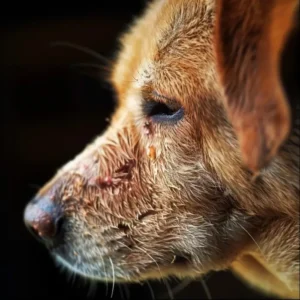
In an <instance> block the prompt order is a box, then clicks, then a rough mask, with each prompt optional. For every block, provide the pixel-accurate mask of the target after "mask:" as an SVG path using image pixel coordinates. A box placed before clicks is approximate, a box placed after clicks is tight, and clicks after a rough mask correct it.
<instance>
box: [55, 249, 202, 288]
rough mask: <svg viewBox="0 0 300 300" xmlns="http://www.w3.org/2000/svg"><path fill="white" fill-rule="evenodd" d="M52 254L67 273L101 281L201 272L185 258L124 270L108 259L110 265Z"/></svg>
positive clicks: (134, 279) (195, 274)
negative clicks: (161, 264)
mask: <svg viewBox="0 0 300 300" xmlns="http://www.w3.org/2000/svg"><path fill="white" fill-rule="evenodd" d="M52 256H53V258H54V260H55V262H56V263H57V265H58V267H59V268H62V269H63V271H66V272H67V273H71V274H76V275H78V276H79V277H81V278H85V279H89V280H93V281H103V282H120V283H122V282H124V283H125V282H131V283H134V282H141V281H146V280H151V279H161V278H165V277H169V276H173V277H178V278H185V277H198V276H200V275H202V274H203V273H202V272H201V271H199V270H197V269H196V268H194V267H193V266H192V265H191V264H190V263H188V262H187V261H185V260H178V261H175V262H173V263H172V264H169V265H164V266H159V265H155V266H153V265H152V264H151V265H149V266H148V267H147V266H143V270H135V271H132V270H131V271H130V272H126V271H125V270H122V269H120V267H118V266H117V265H115V264H114V263H113V261H112V260H110V262H109V263H110V267H109V268H108V266H107V265H104V263H103V262H102V264H93V265H91V264H86V263H80V262H78V261H75V260H71V259H66V258H65V257H63V256H62V255H60V254H53V253H52Z"/></svg>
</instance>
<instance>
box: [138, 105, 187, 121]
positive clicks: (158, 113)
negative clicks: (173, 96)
mask: <svg viewBox="0 0 300 300" xmlns="http://www.w3.org/2000/svg"><path fill="white" fill-rule="evenodd" d="M143 112H144V114H145V115H146V116H147V117H150V118H151V120H152V121H153V122H156V123H176V122H178V121H179V120H181V119H182V118H183V115H184V110H183V107H182V106H180V105H178V103H176V102H171V103H164V102H161V101H155V100H147V101H145V102H144V103H143Z"/></svg>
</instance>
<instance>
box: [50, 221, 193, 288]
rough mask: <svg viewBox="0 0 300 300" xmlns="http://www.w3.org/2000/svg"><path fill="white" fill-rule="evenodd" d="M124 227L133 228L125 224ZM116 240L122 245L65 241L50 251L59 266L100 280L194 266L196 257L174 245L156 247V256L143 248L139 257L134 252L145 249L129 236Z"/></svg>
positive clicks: (164, 273) (138, 277)
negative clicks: (162, 248)
mask: <svg viewBox="0 0 300 300" xmlns="http://www.w3.org/2000/svg"><path fill="white" fill-rule="evenodd" d="M121 228H122V230H125V231H128V230H129V227H127V226H126V225H124V224H122V225H121ZM126 242H127V243H126ZM114 244H115V245H118V246H111V247H110V249H108V245H107V246H106V247H104V248H101V247H98V248H97V247H94V246H90V247H89V246H88V245H85V246H84V248H80V247H79V245H76V246H69V245H67V244H64V245H61V246H60V247H56V248H52V249H50V252H51V254H52V256H53V258H54V260H55V261H56V263H57V264H58V266H59V267H61V268H63V269H64V270H65V271H67V272H71V273H73V274H77V275H79V276H80V277H84V278H89V279H92V280H99V281H116V282H128V281H130V282H138V281H143V280H146V279H150V278H162V277H165V276H169V275H172V274H173V275H176V274H177V273H178V271H179V273H184V272H186V271H187V270H189V269H191V268H192V257H191V255H189V254H188V253H181V252H179V251H178V252H176V251H174V250H171V249H170V252H169V253H163V254H160V253H159V252H158V251H159V249H156V255H157V256H156V257H155V256H154V255H153V254H152V255H151V254H150V253H147V252H146V251H144V250H143V251H142V252H141V253H139V255H140V259H138V256H132V253H133V252H135V253H137V251H139V250H140V249H141V248H139V247H138V246H137V245H136V247H135V246H134V244H132V243H130V242H129V241H128V240H126V239H123V242H120V240H115V241H114V240H112V241H111V242H110V243H109V245H114ZM120 245H122V246H120ZM132 251H133V252H132Z"/></svg>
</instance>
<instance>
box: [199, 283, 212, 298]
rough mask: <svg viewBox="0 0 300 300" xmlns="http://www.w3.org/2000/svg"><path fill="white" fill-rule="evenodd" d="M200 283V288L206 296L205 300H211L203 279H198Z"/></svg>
mask: <svg viewBox="0 0 300 300" xmlns="http://www.w3.org/2000/svg"><path fill="white" fill-rule="evenodd" d="M200 282H201V285H202V287H203V290H204V292H205V295H206V297H207V299H210V300H211V299H212V297H211V293H210V291H209V288H208V286H207V284H206V282H205V280H204V279H203V278H200Z"/></svg>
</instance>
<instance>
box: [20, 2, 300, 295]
mask: <svg viewBox="0 0 300 300" xmlns="http://www.w3.org/2000/svg"><path fill="white" fill-rule="evenodd" d="M298 11H299V2H298V1H297V0H269V1H264V0H261V1H259V0H249V1H241V0H154V1H151V2H150V3H149V4H148V5H147V8H146V10H145V13H144V14H143V15H142V16H141V17H140V18H138V19H137V20H136V21H135V22H134V24H133V25H132V27H131V28H130V30H128V32H127V33H125V34H124V35H123V36H122V38H121V42H120V43H121V50H120V51H119V53H118V55H117V57H116V58H115V61H114V64H113V65H112V68H111V76H110V82H111V84H112V86H113V87H114V90H115V92H116V94H117V98H118V107H117V109H116V111H115V112H114V114H113V116H112V118H111V122H110V124H109V126H108V128H107V130H106V131H105V132H104V133H103V134H102V135H101V136H100V137H98V138H97V139H96V140H95V141H94V142H93V143H91V144H90V145H88V146H87V147H86V148H85V149H84V151H83V152H82V153H81V154H79V155H78V156H76V157H75V158H74V159H73V160H71V161H70V162H68V163H67V164H66V165H65V166H63V167H62V168H61V169H60V170H59V171H58V172H57V174H56V175H55V176H54V177H53V178H52V179H51V180H50V181H49V182H48V183H47V184H46V185H45V186H44V187H43V188H42V189H41V190H40V191H39V192H38V193H37V195H36V197H35V198H34V199H33V200H32V201H31V202H30V203H28V205H27V206H26V208H25V211H24V221H25V224H26V226H27V227H28V228H29V230H30V231H31V232H33V234H34V235H35V236H36V237H37V238H39V239H40V240H42V241H43V243H44V244H45V245H46V246H47V247H48V249H49V250H50V252H51V254H52V255H53V257H54V258H55V259H56V260H57V261H58V262H59V263H60V264H62V265H63V266H66V267H67V268H68V269H69V270H70V271H72V272H75V273H77V274H81V275H82V276H84V277H86V278H91V279H96V280H110V281H120V282H137V281H142V280H146V279H153V278H162V277H166V276H171V275H174V276H177V277H180V278H183V277H191V278H194V277H198V276H201V275H202V274H205V273H207V272H209V271H212V270H214V271H218V270H224V269H231V270H232V271H233V272H235V273H236V274H238V276H240V278H241V279H242V280H244V281H245V282H247V283H248V284H250V285H251V286H253V288H256V289H258V290H260V291H261V292H263V293H266V294H269V295H275V296H278V297H283V298H297V297H299V190H300V189H299V151H298V149H299V130H298V129H297V126H295V124H294V123H293V121H292V120H293V109H292V108H293V103H295V102H294V101H295V100H294V99H296V100H297V99H299V97H298V95H299V94H297V93H298V92H299V89H298V88H295V86H294V89H293V86H292V87H291V88H289V86H290V85H291V82H292V79H293V78H294V77H293V76H292V75H291V74H292V73H291V71H290V69H289V70H288V71H287V72H285V73H284V71H281V70H282V67H281V66H282V64H284V65H287V64H288V61H290V60H291V58H293V57H294V56H295V55H294V54H293V55H292V54H287V55H285V57H287V58H286V59H287V62H284V63H282V61H283V58H282V57H283V54H284V53H285V51H288V50H286V48H287V45H288V44H289V39H290V38H291V36H293V33H294V32H296V31H297V28H298V27H297V26H298V25H297V24H298V23H297V18H296V17H295V15H296V14H297V13H298ZM295 30H296V31H295ZM297 32H298V31H297ZM291 47H292V46H291ZM288 48H290V47H288ZM287 53H289V52H287ZM291 53H292V52H291ZM293 62H294V61H293V60H292V61H291V63H290V67H293V65H294V63H293ZM294 69H295V66H294ZM283 73H284V74H286V76H287V77H289V76H290V78H288V79H285V78H286V77H283V76H282V75H281V74H283ZM294 82H295V80H294ZM293 90H296V93H293V92H292V91H293Z"/></svg>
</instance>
